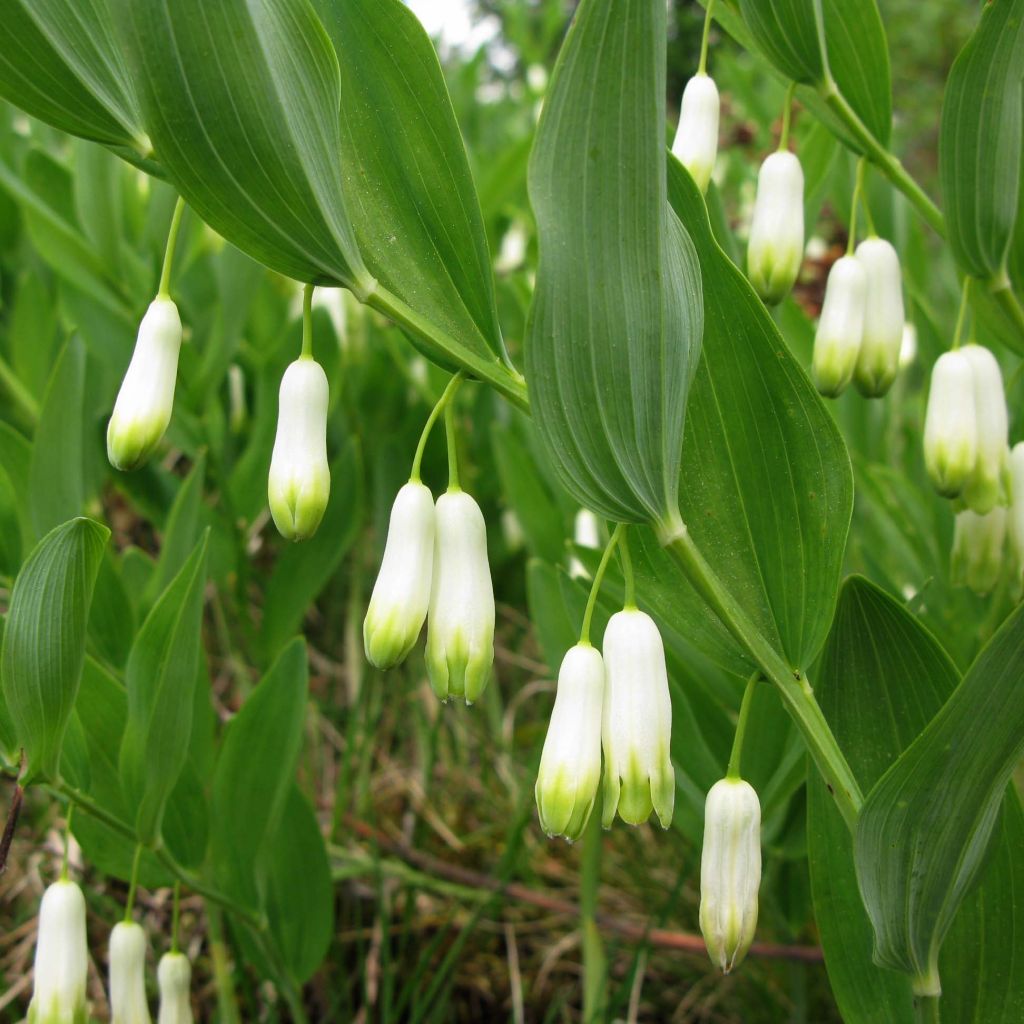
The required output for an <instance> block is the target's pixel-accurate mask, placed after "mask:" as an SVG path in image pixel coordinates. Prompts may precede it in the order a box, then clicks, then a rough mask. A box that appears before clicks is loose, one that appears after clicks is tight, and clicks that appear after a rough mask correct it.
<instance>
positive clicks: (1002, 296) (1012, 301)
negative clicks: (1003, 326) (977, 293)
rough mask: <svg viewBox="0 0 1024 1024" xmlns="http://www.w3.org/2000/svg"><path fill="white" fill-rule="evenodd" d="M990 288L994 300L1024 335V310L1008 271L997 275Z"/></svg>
mask: <svg viewBox="0 0 1024 1024" xmlns="http://www.w3.org/2000/svg"><path fill="white" fill-rule="evenodd" d="M989 288H990V290H991V292H992V298H994V299H995V300H996V302H998V303H999V306H1000V308H1001V309H1002V311H1003V312H1004V313H1005V314H1006V316H1007V317H1008V318H1009V319H1010V320H1011V321H1012V322H1013V325H1014V326H1015V327H1016V328H1017V330H1018V331H1019V332H1020V333H1021V334H1022V335H1024V309H1022V308H1021V305H1020V302H1019V301H1018V300H1017V296H1016V295H1014V293H1013V286H1012V285H1011V284H1010V278H1009V276H1008V275H1007V273H1006V271H1005V270H1004V271H1002V272H1001V273H999V274H997V275H996V276H995V277H994V278H993V279H992V280H991V281H990V282H989Z"/></svg>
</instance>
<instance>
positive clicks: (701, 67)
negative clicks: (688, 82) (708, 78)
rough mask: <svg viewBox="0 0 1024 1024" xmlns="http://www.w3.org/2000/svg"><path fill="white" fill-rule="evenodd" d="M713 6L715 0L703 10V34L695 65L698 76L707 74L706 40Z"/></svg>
mask: <svg viewBox="0 0 1024 1024" xmlns="http://www.w3.org/2000/svg"><path fill="white" fill-rule="evenodd" d="M714 6H715V0H708V5H707V7H705V8H704V32H703V33H702V34H701V37H700V63H699V64H698V65H697V74H698V75H706V74H707V73H708V71H707V68H708V39H709V37H710V35H711V10H712V8H713V7H714Z"/></svg>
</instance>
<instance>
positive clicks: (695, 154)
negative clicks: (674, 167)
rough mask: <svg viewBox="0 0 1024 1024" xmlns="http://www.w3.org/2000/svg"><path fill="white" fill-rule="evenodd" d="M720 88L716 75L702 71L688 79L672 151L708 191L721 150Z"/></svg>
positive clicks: (701, 187) (702, 188)
mask: <svg viewBox="0 0 1024 1024" xmlns="http://www.w3.org/2000/svg"><path fill="white" fill-rule="evenodd" d="M718 108H719V103H718V88H717V86H716V85H715V82H714V79H713V78H711V77H709V76H708V75H706V74H704V73H703V72H698V74H696V75H694V76H693V78H691V79H690V80H689V81H688V82H687V83H686V88H685V89H684V90H683V106H682V109H681V110H680V112H679V127H678V128H677V129H676V137H675V141H674V142H673V143H672V153H673V155H674V156H675V157H676V158H677V159H678V160H679V162H680V163H681V164H682V165H683V166H684V167H685V168H686V169H687V170H688V171H689V172H690V174H691V176H692V177H693V180H694V181H695V182H696V183H697V187H698V188H699V189H700V190H701V192H707V190H708V182H709V181H711V172H712V171H713V170H714V169H715V156H716V155H717V153H718Z"/></svg>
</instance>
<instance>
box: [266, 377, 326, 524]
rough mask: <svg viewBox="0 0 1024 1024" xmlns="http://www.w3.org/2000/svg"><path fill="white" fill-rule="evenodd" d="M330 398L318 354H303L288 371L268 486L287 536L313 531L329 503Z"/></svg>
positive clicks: (276, 519)
mask: <svg viewBox="0 0 1024 1024" xmlns="http://www.w3.org/2000/svg"><path fill="white" fill-rule="evenodd" d="M328 398H329V389H328V386H327V375H326V374H325V373H324V371H323V368H322V367H321V366H320V364H319V363H318V362H317V361H316V360H315V359H311V358H307V357H301V358H299V359H296V360H295V362H294V363H292V364H291V365H290V366H289V367H288V369H287V370H285V371H284V376H283V377H282V378H281V391H280V399H279V405H278V415H277V437H276V438H275V439H274V453H273V455H272V456H271V459H270V478H269V482H268V487H267V492H268V497H269V499H270V514H271V515H272V516H273V517H274V523H275V525H276V526H277V529H278V530H279V531H280V533H281V536H282V537H284V538H286V539H287V540H305V539H306V538H307V537H312V536H313V534H314V533H316V528H317V527H318V526H319V525H320V520H321V519H323V517H324V511H325V510H326V508H327V499H328V498H329V497H330V494H331V472H330V469H329V468H328V465H327V402H328Z"/></svg>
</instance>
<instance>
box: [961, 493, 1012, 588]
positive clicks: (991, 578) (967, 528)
mask: <svg viewBox="0 0 1024 1024" xmlns="http://www.w3.org/2000/svg"><path fill="white" fill-rule="evenodd" d="M1006 520H1007V515H1006V509H1005V508H1003V507H1002V506H1001V505H997V506H996V507H995V508H994V509H992V511H991V512H989V513H988V514H987V515H983V516H980V515H978V513H977V512H972V511H971V510H970V509H965V510H964V511H963V512H960V513H958V514H957V517H956V525H955V527H954V529H953V557H952V570H953V582H954V583H957V584H961V585H966V586H968V587H970V588H971V590H973V591H974V592H975V593H976V594H978V595H979V596H980V597H984V596H985V595H986V594H988V593H990V592H991V591H993V590H994V589H995V587H996V585H997V584H998V583H999V578H1000V576H1001V575H1002V571H1003V548H1004V546H1005V541H1006Z"/></svg>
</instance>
